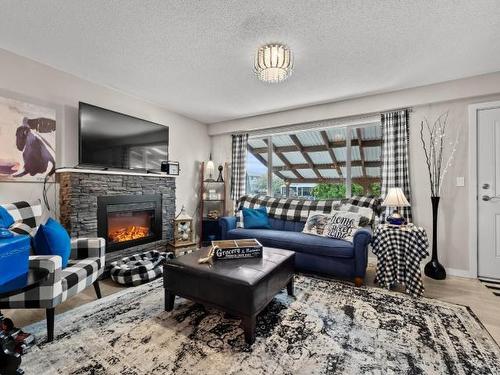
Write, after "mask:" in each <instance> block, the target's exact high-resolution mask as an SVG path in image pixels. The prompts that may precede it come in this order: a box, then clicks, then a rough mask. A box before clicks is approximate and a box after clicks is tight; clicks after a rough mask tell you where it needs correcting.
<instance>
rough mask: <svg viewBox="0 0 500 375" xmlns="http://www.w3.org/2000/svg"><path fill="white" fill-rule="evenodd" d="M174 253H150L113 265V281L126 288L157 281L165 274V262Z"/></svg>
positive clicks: (111, 271)
mask: <svg viewBox="0 0 500 375" xmlns="http://www.w3.org/2000/svg"><path fill="white" fill-rule="evenodd" d="M173 257H174V254H173V253H160V252H158V251H148V252H145V253H142V254H135V255H132V256H130V257H127V258H123V259H122V260H120V261H115V262H112V263H111V270H110V275H111V279H113V280H114V281H116V282H117V283H118V284H122V285H125V286H136V285H140V284H144V283H147V282H149V281H151V280H154V279H156V278H157V277H159V276H161V275H162V273H163V267H162V265H163V262H164V261H165V259H172V258H173Z"/></svg>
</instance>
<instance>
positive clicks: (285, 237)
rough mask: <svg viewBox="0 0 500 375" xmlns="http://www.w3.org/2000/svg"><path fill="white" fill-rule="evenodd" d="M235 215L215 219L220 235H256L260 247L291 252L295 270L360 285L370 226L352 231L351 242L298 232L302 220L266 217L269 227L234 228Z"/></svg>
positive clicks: (366, 256) (363, 272)
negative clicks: (293, 252) (352, 238)
mask: <svg viewBox="0 0 500 375" xmlns="http://www.w3.org/2000/svg"><path fill="white" fill-rule="evenodd" d="M236 222H237V218H236V216H226V217H222V218H221V219H220V220H219V225H220V233H221V238H222V239H223V240H225V239H243V238H256V239H258V240H259V241H260V243H262V245H263V246H268V247H275V248H279V249H287V250H293V251H295V269H296V270H298V271H303V272H309V273H317V274H322V275H328V276H335V277H339V278H349V279H354V283H355V285H356V286H361V285H362V284H363V281H364V277H365V274H366V266H367V261H368V245H369V243H370V241H371V237H372V231H371V228H370V227H363V228H360V229H358V230H357V232H356V233H355V234H354V241H353V243H350V242H348V241H344V240H338V239H333V238H329V237H321V236H315V235H312V234H306V233H302V229H303V228H304V224H305V223H303V222H298V221H287V220H281V219H275V218H269V222H270V223H271V226H272V229H245V228H237V227H236Z"/></svg>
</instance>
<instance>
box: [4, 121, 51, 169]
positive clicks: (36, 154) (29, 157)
mask: <svg viewBox="0 0 500 375" xmlns="http://www.w3.org/2000/svg"><path fill="white" fill-rule="evenodd" d="M29 121H30V120H28V119H27V118H24V119H23V124H22V125H21V126H19V127H18V128H17V130H16V146H17V149H18V150H19V151H22V153H23V161H24V165H23V168H22V169H21V171H20V172H18V173H16V174H15V175H13V177H22V176H25V175H27V174H29V175H30V176H34V175H36V174H40V173H42V174H43V173H45V172H46V171H47V168H48V166H49V164H51V165H52V168H51V170H50V171H49V172H48V174H47V176H52V175H53V174H54V173H55V170H56V162H55V160H54V156H53V155H52V154H51V152H50V151H49V149H48V148H47V145H48V143H47V141H45V140H44V139H43V138H42V137H41V136H39V135H38V134H35V132H34V131H33V129H32V126H30V125H31V124H30V123H29ZM49 147H50V145H49Z"/></svg>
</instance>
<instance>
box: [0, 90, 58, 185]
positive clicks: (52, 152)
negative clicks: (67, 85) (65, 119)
mask: <svg viewBox="0 0 500 375" xmlns="http://www.w3.org/2000/svg"><path fill="white" fill-rule="evenodd" d="M55 160H56V111H55V110H54V109H52V108H47V107H42V106H38V105H34V104H31V103H25V102H21V101H18V100H13V99H8V98H3V97H0V181H26V182H28V181H31V182H43V181H44V180H45V178H46V177H47V176H49V177H50V176H52V175H53V174H54V173H55V169H56V161H55Z"/></svg>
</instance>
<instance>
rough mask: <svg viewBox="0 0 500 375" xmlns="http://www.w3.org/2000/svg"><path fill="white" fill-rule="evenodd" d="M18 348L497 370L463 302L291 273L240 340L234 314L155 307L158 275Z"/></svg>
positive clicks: (47, 370)
mask: <svg viewBox="0 0 500 375" xmlns="http://www.w3.org/2000/svg"><path fill="white" fill-rule="evenodd" d="M27 330H28V331H30V332H34V333H35V334H36V335H37V337H40V338H41V341H40V344H38V346H37V347H35V348H34V349H33V350H32V351H31V352H30V353H29V354H27V355H26V356H24V357H23V369H24V370H25V371H26V374H37V375H39V374H128V375H132V374H361V373H366V374H400V373H404V374H472V373H474V374H500V350H499V347H498V345H497V344H496V343H495V342H494V340H493V339H492V338H491V337H490V335H489V334H488V332H487V331H486V330H485V329H484V328H483V326H482V325H481V323H480V322H479V321H478V319H477V318H476V317H475V316H474V315H473V314H472V312H471V311H470V310H469V309H468V308H467V307H463V306H458V305H453V304H448V303H443V302H439V301H435V300H430V299H413V298H411V297H408V296H406V295H402V294H399V293H394V292H388V291H385V290H382V289H377V288H354V287H352V286H350V285H347V284H344V283H341V282H337V281H331V280H322V279H317V278H311V277H306V276H297V277H296V297H295V298H294V297H289V296H288V295H287V294H286V293H284V292H283V293H280V294H279V295H278V296H277V297H276V298H275V299H274V300H273V302H271V304H270V305H269V306H268V308H267V309H266V310H265V311H264V312H263V313H262V314H261V315H260V316H259V317H258V322H257V340H256V342H255V344H254V345H253V346H252V347H249V346H247V345H246V344H245V343H244V339H243V331H242V329H241V328H240V327H239V321H238V320H236V319H234V320H231V319H226V318H224V314H223V313H221V312H219V311H216V310H213V309H205V308H204V307H203V306H201V305H198V304H194V303H192V302H189V301H187V300H184V299H179V298H177V299H176V304H175V309H174V311H173V312H170V313H168V312H165V311H163V289H162V284H161V281H160V280H157V281H154V282H152V283H150V284H146V285H142V286H140V287H136V288H133V289H128V290H125V291H123V292H120V293H117V294H115V295H112V296H109V297H106V298H104V299H102V300H100V301H96V302H92V303H89V304H87V305H84V306H81V307H79V308H77V309H75V310H72V311H70V312H68V313H65V314H63V315H61V316H57V317H56V335H57V333H58V335H57V338H56V341H55V342H53V343H50V344H46V343H44V341H45V338H44V337H43V336H44V335H45V323H44V322H40V323H36V324H34V325H32V326H30V327H28V328H27Z"/></svg>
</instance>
